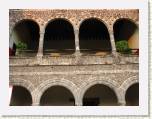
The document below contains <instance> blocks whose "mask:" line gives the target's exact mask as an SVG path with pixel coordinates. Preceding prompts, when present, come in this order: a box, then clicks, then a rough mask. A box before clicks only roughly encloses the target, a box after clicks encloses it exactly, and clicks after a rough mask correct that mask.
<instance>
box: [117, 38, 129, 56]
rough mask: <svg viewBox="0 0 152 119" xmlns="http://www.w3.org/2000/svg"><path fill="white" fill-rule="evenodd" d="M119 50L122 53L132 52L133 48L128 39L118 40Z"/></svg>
mask: <svg viewBox="0 0 152 119" xmlns="http://www.w3.org/2000/svg"><path fill="white" fill-rule="evenodd" d="M116 48H117V51H118V52H120V53H125V54H130V53H131V49H130V48H129V46H128V42H127V41H126V40H120V41H117V42H116Z"/></svg>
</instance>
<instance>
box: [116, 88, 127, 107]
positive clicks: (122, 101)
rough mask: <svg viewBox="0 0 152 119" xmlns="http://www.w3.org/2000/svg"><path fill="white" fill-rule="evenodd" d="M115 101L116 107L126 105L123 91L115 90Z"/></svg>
mask: <svg viewBox="0 0 152 119" xmlns="http://www.w3.org/2000/svg"><path fill="white" fill-rule="evenodd" d="M117 99H118V105H120V106H125V105H126V100H125V91H124V90H123V89H122V88H118V89H117Z"/></svg>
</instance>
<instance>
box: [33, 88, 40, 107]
mask: <svg viewBox="0 0 152 119" xmlns="http://www.w3.org/2000/svg"><path fill="white" fill-rule="evenodd" d="M31 95H32V106H39V105H40V102H39V91H38V90H33V91H32V92H31Z"/></svg>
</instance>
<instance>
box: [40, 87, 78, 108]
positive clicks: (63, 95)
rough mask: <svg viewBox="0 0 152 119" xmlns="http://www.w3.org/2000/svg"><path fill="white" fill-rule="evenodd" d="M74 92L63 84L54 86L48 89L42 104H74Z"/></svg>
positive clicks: (42, 98)
mask: <svg viewBox="0 0 152 119" xmlns="http://www.w3.org/2000/svg"><path fill="white" fill-rule="evenodd" d="M71 99H74V97H73V94H72V93H71V92H70V91H69V90H68V89H66V88H65V87H62V86H53V87H50V88H49V89H47V90H46V91H45V92H44V94H43V95H42V97H41V100H40V105H41V106H74V105H75V100H71Z"/></svg>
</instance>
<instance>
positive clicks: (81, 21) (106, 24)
mask: <svg viewBox="0 0 152 119" xmlns="http://www.w3.org/2000/svg"><path fill="white" fill-rule="evenodd" d="M88 19H97V20H99V21H100V22H102V23H103V24H104V25H105V26H106V28H107V30H108V33H110V29H109V27H108V23H106V22H105V21H104V20H102V19H101V18H98V17H87V18H84V19H82V20H80V22H79V24H78V29H80V26H81V24H82V23H83V22H84V21H85V20H88Z"/></svg>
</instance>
